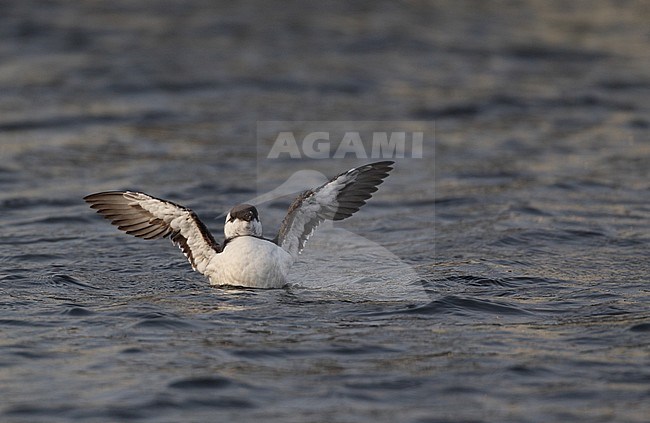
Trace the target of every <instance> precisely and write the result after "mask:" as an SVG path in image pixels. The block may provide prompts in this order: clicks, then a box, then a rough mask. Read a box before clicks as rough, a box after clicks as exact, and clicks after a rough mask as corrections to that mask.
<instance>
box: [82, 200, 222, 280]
mask: <svg viewBox="0 0 650 423" xmlns="http://www.w3.org/2000/svg"><path fill="white" fill-rule="evenodd" d="M84 200H85V201H86V202H87V203H90V207H91V208H93V209H95V210H97V212H98V213H100V214H101V215H103V216H104V217H105V218H107V219H109V220H110V221H111V223H112V224H113V225H115V226H117V228H118V229H119V230H122V231H124V232H126V233H127V234H130V235H133V236H137V237H139V238H144V239H158V238H164V237H167V236H169V237H170V238H171V240H172V242H173V243H174V244H175V245H178V246H179V247H180V249H181V250H182V251H183V253H184V254H185V256H186V257H187V259H188V260H189V261H190V264H191V265H192V268H193V269H194V270H198V271H199V272H201V273H203V271H204V270H205V268H206V266H207V264H208V263H209V262H210V259H211V258H212V257H213V256H214V255H215V254H217V253H218V252H220V251H221V247H220V246H219V244H218V243H217V242H216V241H215V240H214V238H213V237H212V235H211V234H210V232H209V231H208V229H207V228H206V227H205V225H204V224H203V222H201V221H200V220H199V218H198V216H197V215H196V213H194V212H193V211H192V210H190V209H187V208H185V207H183V206H180V205H178V204H174V203H172V202H171V201H165V200H161V199H159V198H155V197H152V196H150V195H147V194H144V193H141V192H130V191H110V192H100V193H96V194H90V195H88V196H86V197H84Z"/></svg>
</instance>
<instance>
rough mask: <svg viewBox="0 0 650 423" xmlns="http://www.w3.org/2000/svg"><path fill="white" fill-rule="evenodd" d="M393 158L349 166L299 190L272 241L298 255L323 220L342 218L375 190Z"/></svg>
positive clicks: (353, 210) (384, 176)
mask: <svg viewBox="0 0 650 423" xmlns="http://www.w3.org/2000/svg"><path fill="white" fill-rule="evenodd" d="M393 163H394V162H392V161H385V162H377V163H371V164H367V165H364V166H360V167H357V168H354V169H350V170H348V171H347V172H343V173H341V174H340V175H338V176H336V177H335V178H333V179H332V180H330V181H329V182H327V183H326V184H323V185H321V186H320V187H318V188H316V189H314V190H308V191H305V192H303V193H302V194H300V195H299V196H298V197H297V198H296V199H295V200H294V201H293V203H292V204H291V206H290V207H289V210H288V212H287V215H286V217H285V218H284V220H283V221H282V225H281V226H280V230H279V232H278V235H277V237H276V238H275V242H276V243H277V244H278V245H279V246H280V247H282V248H283V249H284V250H285V251H287V252H288V253H290V254H291V255H293V256H294V257H295V256H296V255H298V254H299V253H300V252H301V251H302V249H303V248H304V246H305V242H307V239H308V238H309V237H310V236H311V234H312V233H313V232H314V230H316V228H317V227H318V225H319V224H320V223H321V222H323V220H342V219H346V218H348V217H350V216H352V215H353V214H354V213H356V212H357V211H358V210H359V209H360V208H361V207H362V206H363V205H364V204H366V200H368V199H369V198H370V197H371V196H372V193H374V192H375V191H377V189H378V188H377V186H378V185H379V184H381V183H382V182H383V180H384V178H386V177H387V176H388V173H389V172H390V171H391V170H392V169H393V168H392V167H391V165H393Z"/></svg>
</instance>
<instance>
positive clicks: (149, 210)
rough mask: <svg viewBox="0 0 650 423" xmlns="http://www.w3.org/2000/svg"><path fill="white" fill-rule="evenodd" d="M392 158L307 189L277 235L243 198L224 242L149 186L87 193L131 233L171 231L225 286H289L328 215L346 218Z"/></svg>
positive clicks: (195, 263)
mask: <svg viewBox="0 0 650 423" xmlns="http://www.w3.org/2000/svg"><path fill="white" fill-rule="evenodd" d="M393 164H394V162H392V161H382V162H376V163H370V164H367V165H364V166H359V167H356V168H353V169H350V170H348V171H347V172H343V173H341V174H339V175H338V176H336V177H334V178H332V179H331V180H330V181H328V182H326V183H325V184H323V185H321V186H319V187H317V188H314V189H309V190H307V191H304V192H302V193H301V194H300V195H298V197H297V198H296V199H295V200H294V201H293V202H292V203H291V205H290V206H289V209H288V211H287V214H286V216H285V217H284V219H283V221H282V224H281V225H280V229H279V231H278V233H277V235H276V236H275V238H273V239H267V238H264V237H263V235H262V223H261V222H260V217H259V213H258V211H257V209H256V208H255V206H253V205H251V204H239V205H236V206H235V207H233V208H232V209H231V210H230V211H229V212H228V214H227V215H226V220H225V224H224V228H223V231H224V236H225V239H224V241H223V242H221V243H218V242H217V241H215V239H214V237H213V236H212V234H211V233H210V231H209V230H208V229H207V227H206V226H205V225H204V224H203V222H201V220H200V219H199V217H198V216H197V214H196V213H194V212H193V211H192V210H190V209H188V208H186V207H183V206H181V205H179V204H176V203H173V202H171V201H168V200H163V199H160V198H156V197H153V196H151V195H148V194H145V193H143V192H134V191H106V192H99V193H95V194H90V195H87V196H86V197H84V200H85V201H86V202H87V203H89V204H90V207H91V208H93V209H95V210H97V212H98V213H100V214H101V215H103V216H104V217H105V218H107V219H109V220H110V221H111V223H112V224H113V225H116V226H117V228H118V229H120V230H122V231H124V232H126V233H127V234H130V235H134V236H136V237H139V238H144V239H158V238H165V237H169V238H170V239H171V241H172V242H173V243H174V244H175V245H177V246H178V247H180V249H181V250H182V251H183V253H184V254H185V256H186V257H187V259H188V260H189V262H190V264H191V265H192V268H193V269H194V270H196V271H198V272H200V273H202V274H203V275H205V276H207V277H208V278H209V280H210V283H211V284H213V285H219V286H228V285H229V286H238V287H247V288H281V287H283V286H284V285H285V284H286V280H287V279H286V278H287V274H288V272H289V269H290V268H291V265H292V264H293V263H294V261H295V260H296V259H297V257H298V254H300V252H301V251H302V250H303V248H304V246H305V243H306V242H307V239H308V238H309V237H310V236H311V235H312V234H313V233H314V231H315V230H316V228H317V227H318V225H319V224H320V223H322V222H323V221H324V220H343V219H346V218H348V217H350V216H352V215H353V214H354V213H355V212H357V211H358V210H359V208H361V206H363V205H364V204H365V203H366V200H368V199H369V198H370V197H371V196H372V194H373V193H374V192H375V191H377V189H378V188H377V186H378V185H379V184H381V183H382V182H383V180H384V178H386V177H387V176H388V173H389V172H390V171H391V170H392V169H393V168H392V165H393Z"/></svg>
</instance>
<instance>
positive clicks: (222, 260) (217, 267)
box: [205, 236, 293, 288]
mask: <svg viewBox="0 0 650 423" xmlns="http://www.w3.org/2000/svg"><path fill="white" fill-rule="evenodd" d="M292 264H293V258H292V257H291V255H290V254H289V253H287V252H286V251H284V250H283V249H282V248H280V247H278V246H277V245H276V244H274V243H273V242H270V241H267V240H263V239H259V238H256V237H253V236H239V237H236V238H234V239H232V240H230V241H229V242H228V244H227V245H226V248H225V249H224V250H223V251H222V252H221V253H219V254H216V255H215V256H214V257H213V258H212V260H211V261H210V264H209V265H208V266H207V269H206V271H205V274H206V275H207V276H208V277H209V278H210V283H211V284H213V285H234V286H244V287H250V288H280V287H282V286H284V284H285V283H286V275H287V273H288V272H289V268H290V267H291V265H292Z"/></svg>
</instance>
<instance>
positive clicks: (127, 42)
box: [0, 1, 650, 422]
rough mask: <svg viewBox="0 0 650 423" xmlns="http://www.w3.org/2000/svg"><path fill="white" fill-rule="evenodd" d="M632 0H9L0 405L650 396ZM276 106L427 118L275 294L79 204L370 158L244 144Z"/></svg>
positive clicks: (229, 198)
mask: <svg viewBox="0 0 650 423" xmlns="http://www.w3.org/2000/svg"><path fill="white" fill-rule="evenodd" d="M154 7H155V8H154ZM649 17H650V11H649V10H648V7H647V5H646V3H644V2H626V3H625V4H623V5H619V4H618V3H617V4H610V3H608V2H589V3H584V4H583V3H571V4H565V3H563V2H546V1H527V2H522V3H512V4H507V3H501V2H443V3H437V4H435V5H433V4H429V3H427V2H410V3H404V4H402V3H392V2H386V3H377V2H368V3H358V2H355V3H354V4H347V3H332V4H323V5H321V6H317V7H314V8H306V7H305V6H302V4H300V3H297V4H294V5H289V6H286V5H284V6H283V7H277V5H272V4H267V3H265V2H259V3H247V4H231V3H224V4H218V5H216V4H215V3H214V2H208V1H206V2H192V3H189V4H188V3H187V2H176V1H165V2H160V3H157V4H156V5H155V6H153V5H151V4H148V3H147V4H144V3H141V2H133V1H117V2H111V3H110V4H108V3H106V4H104V3H97V2H91V3H83V4H72V3H66V2H60V3H57V2H47V3H40V2H5V3H3V4H2V5H0V35H1V38H0V39H1V40H2V41H1V42H0V58H1V60H0V94H1V95H0V244H1V245H2V247H1V249H0V263H1V266H0V287H1V288H0V289H1V291H0V292H1V293H2V296H1V297H0V352H1V354H0V397H1V398H2V401H1V402H0V420H1V421H3V422H33V421H39V422H40V421H42V422H68V421H73V420H74V421H88V422H93V421H102V422H104V421H138V422H177V421H188V422H189V421H197V422H198V421H215V420H228V419H230V420H234V421H257V420H262V419H264V420H266V421H278V422H293V421H295V422H306V421H314V422H316V421H329V422H351V421H360V422H361V421H364V422H365V421H386V422H393V421H403V422H488V421H490V422H491V421H495V422H496V421H498V422H547V421H584V422H605V421H616V422H645V421H647V419H648V415H650V406H649V405H648V404H650V361H649V357H650V342H649V339H650V338H649V336H650V335H649V332H650V311H648V310H649V309H648V304H649V302H650V294H649V292H650V290H649V288H648V274H649V273H650V272H649V270H650V268H649V264H648V263H649V261H648V258H649V257H650V225H649V224H648V222H650V219H649V218H650V206H649V203H648V199H649V192H650V191H649V184H648V181H649V180H650V174H649V172H650V144H649V142H648V127H649V125H650V121H649V120H648V116H649V114H648V111H649V110H648V104H650V101H649V100H650V75H649V74H648V69H650V67H649V65H650V63H649V62H650V57H649V56H648V54H647V45H648V41H649V40H648V32H647V29H646V27H647V22H648V18H649ZM269 120H283V121H338V120H340V121H357V120H364V121H384V120H385V121H387V120H391V121H429V122H430V123H433V124H435V145H434V144H433V143H431V142H429V143H428V144H427V145H425V150H424V152H425V158H424V159H404V160H397V165H396V169H395V171H394V172H393V174H392V175H391V176H390V177H389V179H388V180H387V182H386V183H385V184H384V185H382V187H381V189H380V191H379V192H378V193H377V195H376V196H375V198H373V200H371V202H370V203H369V205H368V206H366V207H365V208H364V209H363V210H362V211H361V212H360V213H359V214H358V215H355V216H354V218H352V219H350V220H349V221H345V222H342V223H337V224H336V225H334V226H333V227H331V226H329V227H325V228H323V230H322V231H320V232H319V233H317V235H315V237H314V238H313V239H312V240H310V242H309V243H308V246H307V249H306V250H305V253H304V255H303V257H302V258H301V261H300V262H299V263H298V264H297V265H296V267H295V269H294V271H293V273H292V280H291V286H290V287H288V288H287V289H283V290H271V291H260V290H235V289H231V290H222V289H216V288H213V287H210V286H209V285H208V284H207V283H206V280H205V278H203V277H202V276H201V275H199V274H197V273H194V272H192V271H191V269H189V266H188V264H187V263H186V261H185V260H184V258H183V257H182V255H181V254H180V253H179V252H178V251H177V249H176V248H174V247H173V246H171V245H170V244H169V243H168V242H163V241H160V242H151V243H147V242H145V241H142V240H139V239H132V238H130V237H127V236H125V235H124V234H121V233H119V232H118V231H116V230H115V228H113V227H111V226H110V225H108V224H107V223H106V222H105V221H103V220H102V219H100V218H99V217H98V216H97V215H95V214H94V213H93V212H92V211H91V210H90V209H88V208H87V206H86V205H85V204H83V202H82V201H81V198H82V197H83V196H84V195H86V194H88V193H90V192H95V191H100V190H106V189H123V188H133V189H139V190H142V191H145V192H149V193H151V194H154V195H157V196H160V197H164V198H169V199H171V200H174V201H177V202H179V203H182V204H185V205H187V206H189V207H191V208H193V209H194V210H195V211H196V212H197V213H198V214H199V215H200V216H201V217H202V218H203V220H204V221H205V222H206V223H207V224H208V226H209V227H210V228H211V229H212V230H213V232H214V233H215V234H219V233H220V231H221V222H220V221H221V218H219V219H218V220H215V218H217V217H219V216H220V215H221V213H223V212H224V211H225V210H227V209H228V208H229V207H230V206H232V205H233V204H235V203H238V202H241V201H246V200H248V199H251V198H254V197H256V196H257V195H259V194H264V193H266V192H268V191H269V190H272V189H274V188H275V187H277V186H280V185H281V184H283V183H284V182H285V181H286V180H287V179H288V178H290V177H291V176H292V175H293V172H294V171H297V170H299V169H302V168H305V169H307V170H315V171H318V172H320V173H323V174H327V175H328V176H332V175H334V174H336V173H338V172H340V171H342V170H344V169H346V168H348V167H351V166H354V165H357V164H360V163H362V162H364V160H353V159H348V160H326V161H322V162H320V163H314V162H307V161H300V160H294V161H284V162H273V161H266V160H264V158H263V157H261V156H260V153H259V151H258V146H259V145H263V143H262V142H261V141H260V143H261V144H258V142H257V140H256V134H257V125H256V122H257V121H269ZM434 153H435V159H434V158H433V157H434ZM365 161H369V160H365ZM434 162H435V163H434ZM433 164H435V166H433ZM260 175H264V177H263V178H262V177H260ZM287 201H289V200H288V199H286V198H279V199H275V200H272V201H270V202H268V203H265V204H264V205H262V206H261V214H262V218H263V222H264V223H265V228H266V233H267V235H272V234H273V232H274V230H275V229H277V226H278V224H279V221H280V220H281V218H282V216H283V213H284V210H285V209H286V207H287V205H288V202H287Z"/></svg>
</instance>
